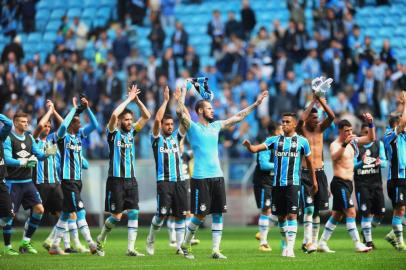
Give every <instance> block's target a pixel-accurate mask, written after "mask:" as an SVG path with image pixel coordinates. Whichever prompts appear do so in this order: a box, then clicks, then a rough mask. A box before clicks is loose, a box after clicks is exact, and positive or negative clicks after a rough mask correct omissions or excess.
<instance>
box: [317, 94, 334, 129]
mask: <svg viewBox="0 0 406 270" xmlns="http://www.w3.org/2000/svg"><path fill="white" fill-rule="evenodd" d="M315 98H316V100H317V101H318V102H319V103H320V105H321V107H322V108H323V110H324V111H325V112H326V113H327V118H326V119H324V121H323V122H322V123H321V124H320V131H321V132H323V131H325V130H326V129H327V128H329V127H330V125H331V123H332V122H333V121H334V118H335V117H336V116H335V114H334V112H333V110H332V109H331V108H330V107H329V106H328V105H327V102H326V99H325V98H322V97H319V96H315Z"/></svg>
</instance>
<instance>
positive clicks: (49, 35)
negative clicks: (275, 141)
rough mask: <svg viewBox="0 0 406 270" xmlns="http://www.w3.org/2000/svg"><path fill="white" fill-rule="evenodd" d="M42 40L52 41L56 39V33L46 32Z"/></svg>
mask: <svg viewBox="0 0 406 270" xmlns="http://www.w3.org/2000/svg"><path fill="white" fill-rule="evenodd" d="M42 40H43V41H45V42H54V41H55V40H56V33H55V32H51V31H49V32H46V33H45V34H44V36H43V37H42Z"/></svg>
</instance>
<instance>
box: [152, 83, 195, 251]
mask: <svg viewBox="0 0 406 270" xmlns="http://www.w3.org/2000/svg"><path fill="white" fill-rule="evenodd" d="M168 102H169V88H168V87H165V89H164V101H163V103H162V105H161V107H160V108H159V110H158V111H157V113H156V116H155V121H154V125H153V128H152V134H151V142H152V149H153V152H154V157H155V164H156V165H155V166H156V170H157V213H156V214H155V216H154V217H153V218H152V222H151V227H150V229H149V234H148V237H147V248H146V250H147V253H148V254H149V255H154V252H155V247H154V243H155V235H156V232H158V231H159V230H160V228H161V227H162V224H163V222H164V219H165V217H167V216H168V215H169V214H170V215H171V216H173V217H174V218H175V231H176V248H177V253H178V254H183V253H182V250H181V248H180V247H181V244H182V241H183V238H184V235H185V218H186V214H187V213H188V212H189V211H190V209H189V205H190V203H189V201H188V198H189V196H188V187H187V183H186V181H185V180H186V177H185V175H184V173H183V162H182V157H181V151H180V141H181V140H182V138H183V137H184V134H185V130H184V127H183V126H182V125H181V126H180V127H179V129H178V130H174V121H173V118H172V116H171V115H165V111H166V107H167V104H168Z"/></svg>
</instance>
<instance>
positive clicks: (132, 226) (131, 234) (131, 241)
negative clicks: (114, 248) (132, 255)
mask: <svg viewBox="0 0 406 270" xmlns="http://www.w3.org/2000/svg"><path fill="white" fill-rule="evenodd" d="M137 232H138V219H136V220H128V250H129V251H133V250H134V249H135V240H136V239H137Z"/></svg>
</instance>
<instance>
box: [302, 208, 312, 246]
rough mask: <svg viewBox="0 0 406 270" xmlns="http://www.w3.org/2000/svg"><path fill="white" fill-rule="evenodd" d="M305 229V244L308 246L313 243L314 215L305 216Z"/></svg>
mask: <svg viewBox="0 0 406 270" xmlns="http://www.w3.org/2000/svg"><path fill="white" fill-rule="evenodd" d="M303 227H304V231H303V232H304V237H303V244H307V243H310V242H311V241H312V233H313V231H312V229H313V215H308V214H304V215H303Z"/></svg>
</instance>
